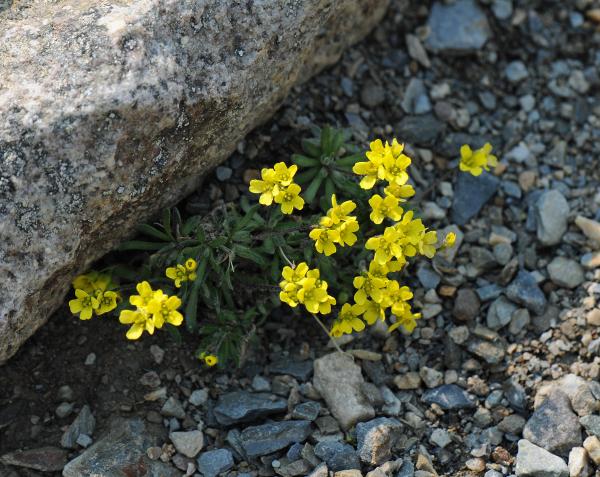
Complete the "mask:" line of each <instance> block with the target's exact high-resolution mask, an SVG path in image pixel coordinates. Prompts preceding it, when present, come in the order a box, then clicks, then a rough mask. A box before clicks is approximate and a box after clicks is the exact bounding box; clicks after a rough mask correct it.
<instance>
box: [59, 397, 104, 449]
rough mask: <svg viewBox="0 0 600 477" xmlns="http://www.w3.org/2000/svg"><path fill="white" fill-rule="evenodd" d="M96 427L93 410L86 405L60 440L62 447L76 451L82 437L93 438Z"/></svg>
mask: <svg viewBox="0 0 600 477" xmlns="http://www.w3.org/2000/svg"><path fill="white" fill-rule="evenodd" d="M95 427H96V419H95V418H94V415H93V414H92V411H91V409H90V408H89V406H88V405H87V404H86V405H85V406H83V407H82V408H81V411H79V414H78V415H77V417H76V418H75V420H74V421H73V422H72V423H71V425H70V426H69V427H68V429H67V430H66V431H65V433H64V434H63V435H62V438H61V439H60V445H61V446H63V447H66V448H67V449H74V448H75V447H77V446H76V443H77V439H78V438H79V436H80V435H82V434H85V435H86V436H91V435H92V434H93V433H94V429H95Z"/></svg>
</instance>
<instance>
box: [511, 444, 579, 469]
mask: <svg viewBox="0 0 600 477" xmlns="http://www.w3.org/2000/svg"><path fill="white" fill-rule="evenodd" d="M515 471H516V474H517V477H569V468H568V467H567V464H566V463H565V461H564V460H562V459H561V458H560V457H558V456H557V455H554V454H551V453H550V452H548V451H547V450H544V449H542V448H541V447H538V446H536V445H535V444H532V443H531V442H529V441H527V440H525V439H521V440H520V441H519V452H518V454H517V460H516V467H515Z"/></svg>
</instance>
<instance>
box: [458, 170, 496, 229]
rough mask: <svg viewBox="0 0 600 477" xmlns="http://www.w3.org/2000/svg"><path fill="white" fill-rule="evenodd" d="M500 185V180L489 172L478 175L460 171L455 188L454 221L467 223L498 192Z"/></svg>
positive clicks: (460, 223) (459, 223) (461, 223)
mask: <svg viewBox="0 0 600 477" xmlns="http://www.w3.org/2000/svg"><path fill="white" fill-rule="evenodd" d="M499 186H500V180H499V179H498V178H497V177H495V176H493V175H492V174H490V173H488V172H484V173H483V174H481V175H480V176H478V177H474V176H472V175H471V174H469V173H467V172H460V173H459V174H458V178H457V180H456V185H455V188H454V201H453V202H452V221H453V222H454V223H455V224H457V225H465V224H466V223H467V222H468V221H469V220H471V219H472V218H473V217H475V216H476V215H477V214H478V213H479V211H480V210H481V208H482V207H483V206H484V205H485V204H486V203H487V202H488V201H489V200H490V199H491V198H492V197H493V196H494V194H496V191H497V190H498V187H499Z"/></svg>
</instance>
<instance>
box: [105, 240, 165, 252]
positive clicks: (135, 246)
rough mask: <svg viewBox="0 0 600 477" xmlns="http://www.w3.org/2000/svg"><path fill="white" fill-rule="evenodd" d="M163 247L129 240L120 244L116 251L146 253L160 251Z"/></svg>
mask: <svg viewBox="0 0 600 477" xmlns="http://www.w3.org/2000/svg"><path fill="white" fill-rule="evenodd" d="M163 247H165V244H164V243H157V242H143V241H141V240H129V241H127V242H123V243H121V245H119V246H118V247H117V250H120V251H125V250H146V251H151V250H160V249H162V248H163Z"/></svg>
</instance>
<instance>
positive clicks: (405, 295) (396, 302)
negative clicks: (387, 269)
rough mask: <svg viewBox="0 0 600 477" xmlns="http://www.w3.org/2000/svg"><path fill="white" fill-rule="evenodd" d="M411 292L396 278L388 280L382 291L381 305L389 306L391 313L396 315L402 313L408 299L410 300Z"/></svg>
mask: <svg viewBox="0 0 600 477" xmlns="http://www.w3.org/2000/svg"><path fill="white" fill-rule="evenodd" d="M412 297H413V293H412V292H411V291H410V288H408V287H407V286H400V284H399V283H398V282H397V281H396V280H390V281H389V282H388V284H387V287H386V289H385V292H384V298H383V300H382V302H383V305H384V306H386V307H391V309H392V313H393V314H394V315H396V316H398V315H401V314H402V313H404V310H405V308H406V307H407V306H409V307H410V305H409V304H408V303H407V301H408V300H411V299H412Z"/></svg>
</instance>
